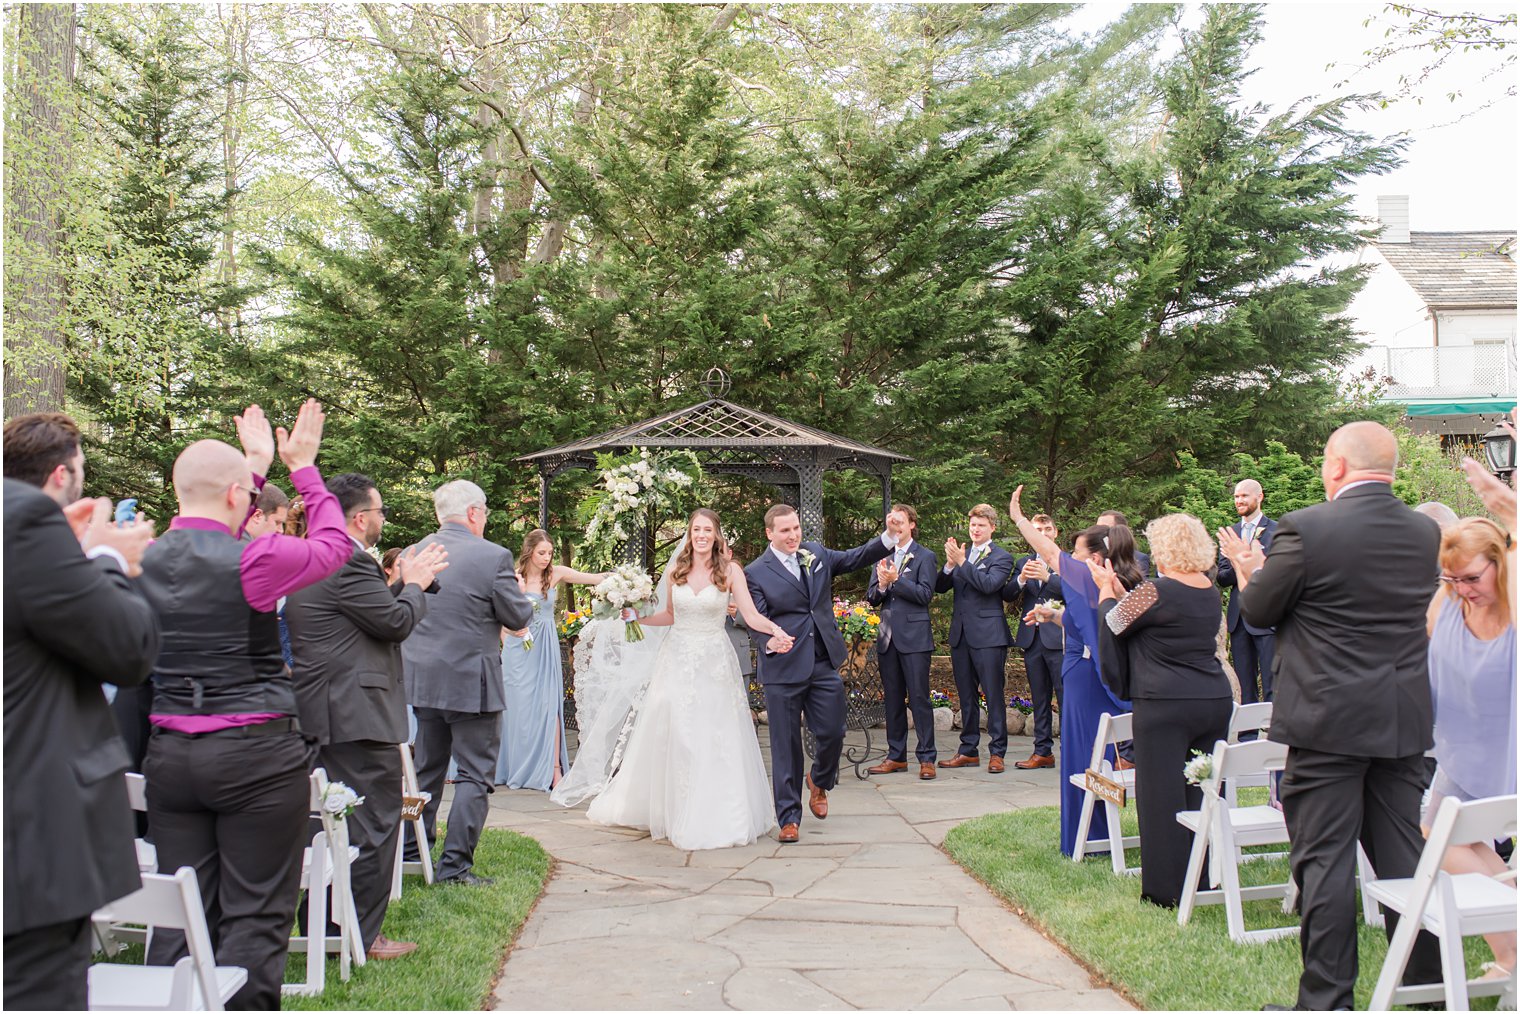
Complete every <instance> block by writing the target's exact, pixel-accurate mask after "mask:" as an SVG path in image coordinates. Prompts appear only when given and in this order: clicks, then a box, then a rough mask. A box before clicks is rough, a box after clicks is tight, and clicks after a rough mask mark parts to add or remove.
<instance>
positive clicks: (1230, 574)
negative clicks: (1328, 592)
mask: <svg viewBox="0 0 1520 1014" xmlns="http://www.w3.org/2000/svg"><path fill="white" fill-rule="evenodd" d="M1263 499H1264V497H1263V495H1262V491H1261V483H1259V482H1257V481H1256V480H1255V479H1242V480H1240V481H1239V482H1237V483H1236V484H1235V513H1236V514H1239V515H1240V520H1239V521H1237V522H1235V524H1233V525H1231V526H1230V530H1231V531H1233V532H1234V533H1235V534H1236V535H1238V536H1240V537H1241V539H1242V540H1243V541H1245V542H1258V543H1260V544H1261V551H1262V552H1263V553H1265V552H1266V551H1267V550H1269V549H1270V548H1271V547H1272V535H1273V533H1274V532H1276V531H1277V522H1276V521H1273V520H1272V519H1271V518H1269V517H1267V516H1266V515H1265V514H1264V513H1262V509H1261V504H1262V500H1263ZM1219 586H1220V587H1221V588H1224V589H1226V592H1227V594H1228V596H1229V601H1228V604H1227V605H1226V607H1225V626H1226V627H1228V628H1229V631H1230V662H1231V664H1233V665H1234V666H1235V675H1236V676H1238V677H1239V678H1240V703H1241V704H1255V703H1256V702H1257V701H1270V700H1271V699H1272V653H1273V651H1274V650H1275V648H1276V645H1277V638H1276V636H1275V635H1274V634H1273V633H1272V629H1271V628H1270V627H1267V628H1262V627H1258V626H1256V625H1255V624H1252V623H1248V622H1247V621H1246V619H1245V617H1243V616H1241V615H1240V595H1239V594H1238V589H1237V586H1236V581H1235V565H1234V564H1233V563H1231V562H1230V558H1229V557H1227V556H1225V555H1224V554H1223V553H1221V554H1219ZM1258 678H1259V679H1260V683H1261V690H1260V692H1258V691H1257V689H1256V687H1257V681H1258ZM1250 738H1255V737H1254V735H1252V736H1251V737H1250Z"/></svg>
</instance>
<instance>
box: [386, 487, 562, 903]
mask: <svg viewBox="0 0 1520 1014" xmlns="http://www.w3.org/2000/svg"><path fill="white" fill-rule="evenodd" d="M433 510H434V513H436V514H437V515H438V523H439V528H438V531H437V532H435V533H433V534H432V535H429V536H428V537H427V538H426V539H423V540H422V542H421V543H419V544H418V546H419V548H426V547H427V546H430V545H435V544H436V545H442V546H443V547H444V549H446V550H447V551H448V554H449V577H448V580H447V581H445V582H443V584H442V587H441V588H440V590H439V592H438V595H437V601H435V602H434V603H433V604H432V605H431V606H430V607H429V609H428V614H427V616H426V617H425V618H424V619H423V620H422V622H421V623H419V624H417V628H416V629H415V630H413V631H412V636H411V637H409V638H407V639H406V643H405V644H403V645H402V648H401V657H402V659H403V660H404V661H405V663H406V690H407V700H408V702H410V703H411V705H412V708H413V709H414V710H415V712H416V715H417V768H418V770H417V780H418V782H419V784H420V787H421V789H422V791H424V792H431V793H432V794H433V798H432V801H431V802H429V803H428V805H427V808H426V809H425V810H423V814H422V818H423V826H424V827H425V828H426V829H427V834H428V838H429V839H430V840H431V839H432V838H433V836H434V827H435V821H436V820H437V818H438V804H439V803H440V802H441V801H442V800H443V782H444V776H445V775H446V774H447V773H448V766H449V756H450V755H451V754H452V755H453V758H454V761H455V762H456V763H457V764H458V765H459V774H458V776H457V777H456V778H455V781H454V803H453V806H452V807H451V808H450V809H449V835H448V838H447V839H446V840H445V841H444V845H443V856H442V857H441V858H440V859H439V860H438V879H439V880H440V881H442V882H453V883H460V884H480V883H488V882H489V881H488V880H487V878H485V877H477V876H476V875H475V874H474V873H473V872H471V869H470V867H471V866H472V865H474V861H475V843H476V842H478V841H479V840H480V829H481V828H482V827H483V826H484V825H485V820H486V809H487V807H488V805H489V801H488V800H487V798H486V797H487V796H489V795H490V794H491V792H492V783H493V782H494V781H495V775H496V753H497V750H498V748H499V747H500V746H501V712H502V709H503V708H505V707H506V693H505V690H504V689H503V687H502V682H501V628H503V627H506V628H507V629H508V630H520V629H522V628H523V627H526V626H527V625H528V621H529V620H530V619H532V618H533V604H532V603H531V602H529V601H528V598H527V596H526V595H524V594H523V593H522V589H521V588H520V587H519V586H518V583H517V573H516V571H515V570H514V569H513V567H512V554H511V552H509V551H508V550H506V549H503V548H502V547H501V546H498V545H496V544H495V543H491V542H487V541H486V540H485V538H484V535H485V530H486V518H487V517H488V516H489V515H490V511H489V510H487V509H486V495H485V492H484V491H483V490H482V489H481V488H480V487H479V486H477V485H475V484H474V483H473V482H469V481H467V480H464V479H457V480H455V481H454V482H448V483H444V484H443V485H442V486H439V487H438V489H437V491H436V492H434V493H433Z"/></svg>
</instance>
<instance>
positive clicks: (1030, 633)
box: [1003, 553, 1066, 651]
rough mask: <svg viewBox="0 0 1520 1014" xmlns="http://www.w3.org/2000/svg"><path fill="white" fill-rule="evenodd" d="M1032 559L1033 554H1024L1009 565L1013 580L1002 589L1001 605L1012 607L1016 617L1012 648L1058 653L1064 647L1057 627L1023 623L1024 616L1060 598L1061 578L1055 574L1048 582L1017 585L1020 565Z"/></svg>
mask: <svg viewBox="0 0 1520 1014" xmlns="http://www.w3.org/2000/svg"><path fill="white" fill-rule="evenodd" d="M1034 558H1035V554H1034V553H1027V554H1025V555H1024V556H1021V557H1019V558H1018V559H1017V560H1014V561H1013V576H1012V577H1010V578H1009V579H1008V583H1007V584H1005V585H1003V601H1004V602H1011V603H1013V604H1014V611H1015V612H1016V613H1017V614H1018V620H1017V623H1018V626H1017V627H1016V628H1015V629H1014V632H1013V643H1014V645H1015V646H1016V647H1019V648H1023V649H1024V650H1025V651H1028V650H1029V649H1030V648H1033V647H1036V646H1038V647H1041V648H1045V649H1046V650H1049V651H1060V650H1061V647H1062V645H1064V644H1065V643H1066V642H1065V637H1064V634H1063V631H1062V629H1061V625H1060V624H1059V623H1025V622H1024V614H1025V613H1027V612H1029V610H1031V609H1033V608H1034V607H1035V606H1037V605H1039V604H1040V603H1041V602H1044V601H1045V600H1046V599H1054V600H1055V601H1057V602H1060V601H1063V599H1062V598H1061V575H1060V574H1057V573H1056V572H1055V571H1051V572H1050V580H1048V581H1020V580H1019V572H1020V571H1022V570H1023V569H1024V565H1025V564H1027V563H1028V562H1029V561H1030V560H1033V559H1034Z"/></svg>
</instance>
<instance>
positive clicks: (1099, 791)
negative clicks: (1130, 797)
mask: <svg viewBox="0 0 1520 1014" xmlns="http://www.w3.org/2000/svg"><path fill="white" fill-rule="evenodd" d="M1087 791H1088V792H1091V793H1092V794H1093V795H1095V796H1097V797H1098V798H1099V799H1101V800H1103V801H1104V802H1105V803H1113V804H1114V805H1115V806H1123V805H1125V791H1124V786H1123V785H1120V784H1119V783H1118V782H1116V781H1114V780H1113V779H1111V778H1108V777H1106V776H1104V775H1103V774H1102V773H1101V772H1098V771H1094V770H1093V769H1092V768H1088V769H1087Z"/></svg>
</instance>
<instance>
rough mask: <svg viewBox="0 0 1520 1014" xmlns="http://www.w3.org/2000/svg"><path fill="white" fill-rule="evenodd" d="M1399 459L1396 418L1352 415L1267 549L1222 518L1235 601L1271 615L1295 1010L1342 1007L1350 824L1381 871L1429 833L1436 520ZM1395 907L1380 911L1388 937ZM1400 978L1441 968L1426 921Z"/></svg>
mask: <svg viewBox="0 0 1520 1014" xmlns="http://www.w3.org/2000/svg"><path fill="white" fill-rule="evenodd" d="M1397 466H1398V441H1397V440H1396V439H1395V438H1394V436H1393V434H1392V433H1390V432H1389V431H1388V430H1387V429H1385V428H1384V427H1382V426H1380V425H1378V424H1377V423H1374V422H1355V423H1349V424H1347V425H1345V426H1342V427H1341V428H1340V429H1338V430H1336V431H1335V432H1334V433H1333V434H1331V436H1330V441H1329V443H1327V444H1326V445H1325V460H1324V464H1323V465H1322V466H1321V468H1320V478H1321V479H1322V480H1323V482H1324V485H1325V495H1326V499H1327V501H1328V502H1326V503H1322V504H1315V505H1314V506H1312V507H1306V508H1304V509H1303V510H1298V511H1293V512H1291V513H1289V514H1285V515H1283V516H1282V517H1281V518H1279V519H1278V523H1277V531H1276V534H1275V535H1274V537H1273V540H1272V549H1271V552H1270V554H1268V553H1264V552H1263V551H1262V549H1261V546H1260V543H1259V542H1251V543H1247V542H1246V541H1245V540H1244V539H1243V538H1241V536H1240V535H1239V534H1237V533H1236V532H1234V531H1232V530H1231V529H1229V528H1221V529H1220V530H1219V544H1220V547H1221V549H1223V551H1224V553H1225V555H1226V556H1228V557H1229V558H1230V560H1231V561H1232V562H1233V563H1234V565H1235V576H1236V580H1237V582H1238V585H1239V588H1240V599H1241V606H1240V608H1241V615H1242V616H1243V617H1244V618H1245V621H1246V622H1247V623H1249V624H1251V625H1253V626H1256V627H1259V628H1267V627H1276V628H1277V652H1278V666H1277V679H1276V686H1275V698H1274V700H1273V711H1272V726H1271V731H1270V733H1269V734H1268V735H1269V737H1270V738H1271V739H1272V740H1273V741H1274V742H1278V743H1286V744H1287V745H1288V766H1287V770H1286V772H1285V774H1284V775H1283V779H1282V787H1281V794H1282V804H1283V815H1284V816H1285V817H1286V818H1287V822H1288V835H1289V837H1290V838H1291V839H1292V843H1293V844H1292V850H1291V853H1290V862H1291V865H1292V868H1293V879H1294V880H1295V881H1296V882H1297V883H1298V884H1299V886H1300V887H1301V889H1302V895H1301V899H1302V912H1303V924H1302V930H1301V936H1300V948H1301V950H1302V952H1303V960H1304V971H1303V976H1302V977H1301V978H1300V979H1299V985H1298V998H1297V1003H1298V1009H1301V1010H1335V1009H1337V1008H1345V1009H1349V1008H1350V1007H1351V1006H1352V1001H1353V999H1354V998H1353V993H1352V989H1353V987H1354V986H1355V984H1356V975H1357V928H1356V922H1357V911H1356V896H1355V892H1356V882H1355V870H1356V845H1357V841H1358V839H1360V841H1361V843H1362V845H1363V847H1365V849H1366V851H1367V858H1368V859H1370V860H1371V861H1372V866H1373V869H1375V870H1376V871H1377V874H1378V877H1379V878H1383V879H1387V878H1397V877H1409V876H1412V875H1413V874H1414V869H1415V866H1416V865H1417V864H1418V862H1419V859H1420V851H1421V849H1422V848H1423V847H1424V840H1423V839H1422V838H1421V836H1420V796H1421V793H1422V792H1423V791H1424V789H1425V785H1426V782H1427V781H1428V778H1427V775H1426V768H1425V758H1424V754H1425V751H1426V750H1428V749H1430V747H1431V745H1432V743H1433V737H1432V729H1433V725H1434V714H1433V710H1432V707H1431V696H1430V673H1429V668H1428V666H1427V661H1426V653H1427V649H1428V643H1429V642H1428V638H1427V637H1426V634H1425V613H1426V609H1427V607H1428V606H1429V604H1430V597H1431V594H1432V591H1433V590H1434V588H1435V586H1436V576H1437V574H1438V573H1439V567H1438V564H1437V552H1438V550H1439V547H1440V542H1441V533H1440V529H1439V528H1438V527H1437V526H1436V523H1435V522H1434V521H1432V520H1430V519H1429V518H1426V517H1422V516H1420V515H1418V514H1416V513H1415V512H1414V511H1412V510H1410V509H1409V508H1408V507H1406V506H1405V505H1404V503H1403V502H1402V501H1401V500H1399V499H1398V497H1396V496H1394V495H1393V489H1392V483H1393V477H1394V471H1395V469H1396V468H1397ZM1396 921H1397V920H1396V919H1395V918H1394V916H1393V915H1392V913H1387V914H1386V917H1385V922H1386V927H1385V928H1386V930H1387V932H1388V934H1389V936H1390V937H1391V936H1392V935H1393V931H1394V925H1395V923H1396ZM1404 981H1405V983H1406V984H1408V983H1436V982H1440V981H1441V964H1440V952H1439V949H1438V948H1437V946H1436V942H1435V939H1434V938H1433V937H1431V936H1430V935H1429V934H1428V933H1423V932H1422V933H1421V934H1420V936H1419V938H1418V939H1417V940H1416V943H1415V948H1414V953H1413V955H1412V956H1411V957H1410V960H1409V966H1408V969H1407V970H1406V972H1405V976H1404ZM1277 1009H1283V1008H1277Z"/></svg>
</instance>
